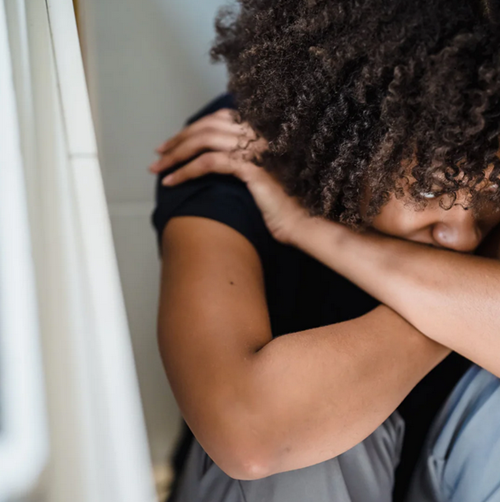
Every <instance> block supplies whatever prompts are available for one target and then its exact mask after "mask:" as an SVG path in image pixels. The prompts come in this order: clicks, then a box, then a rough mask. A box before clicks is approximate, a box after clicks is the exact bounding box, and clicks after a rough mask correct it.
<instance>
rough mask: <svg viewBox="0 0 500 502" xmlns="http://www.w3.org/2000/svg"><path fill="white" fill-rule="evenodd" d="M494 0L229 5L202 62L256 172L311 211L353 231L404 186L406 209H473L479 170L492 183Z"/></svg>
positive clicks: (497, 74) (497, 45) (498, 170)
mask: <svg viewBox="0 0 500 502" xmlns="http://www.w3.org/2000/svg"><path fill="white" fill-rule="evenodd" d="M495 2H497V3H499V4H500V0H239V1H238V3H239V5H236V6H234V7H226V8H224V9H223V10H221V11H220V12H219V15H218V18H217V21H216V31H217V38H216V40H215V42H214V45H213V47H212V49H211V56H212V59H213V60H214V61H225V62H226V64H227V67H228V71H229V86H228V87H229V90H230V91H231V92H232V93H233V94H234V96H235V98H236V102H237V106H238V110H239V113H240V115H241V119H242V120H245V121H248V122H249V123H250V125H251V126H252V127H253V128H254V129H255V131H256V132H257V133H258V134H259V135H261V136H263V137H264V138H265V139H267V140H268V141H269V150H268V151H267V152H266V153H265V154H264V155H263V158H262V165H263V166H264V167H265V168H266V169H268V170H270V171H273V172H275V173H276V174H277V175H278V177H279V178H280V179H281V180H282V182H283V184H284V186H285V188H286V189H287V191H288V193H290V194H292V195H296V196H298V197H299V198H300V199H301V200H302V202H303V203H304V205H305V206H306V207H307V208H308V209H309V210H310V212H311V213H312V214H315V215H322V216H324V217H327V218H329V219H332V220H337V221H341V222H343V223H346V224H348V225H350V226H353V227H357V228H361V227H364V226H366V225H367V224H369V222H370V220H371V219H372V218H373V216H374V215H376V214H377V213H378V212H379V210H380V208H381V207H382V206H383V205H384V203H385V202H386V201H387V200H388V197H389V194H390V193H391V192H393V193H395V194H396V195H397V196H398V197H402V196H403V194H404V188H403V187H404V186H406V189H407V190H408V193H409V194H410V196H411V197H410V199H411V200H412V201H413V202H414V203H415V204H416V207H425V203H426V201H427V199H426V197H425V194H427V193H429V192H432V193H434V194H435V195H436V196H444V197H441V199H440V200H441V203H443V201H444V200H448V202H446V203H445V204H449V203H450V201H451V204H453V203H454V202H455V200H456V196H457V191H458V190H463V189H464V190H467V191H468V192H467V193H468V194H469V195H470V196H471V197H470V200H474V201H478V200H479V199H481V200H482V198H483V197H482V195H484V192H485V191H484V190H480V189H481V188H483V187H484V185H485V183H487V180H486V173H485V171H487V169H488V168H489V169H491V166H493V169H492V170H491V174H490V173H488V180H489V181H490V182H491V183H496V185H497V186H498V184H499V181H498V178H499V175H500V160H499V159H498V157H497V156H496V153H497V152H498V150H499V137H500V25H499V24H498V22H499V10H500V9H499V8H498V6H497V5H496V4H495ZM402 181H403V183H402ZM404 181H406V184H405V183H404ZM492 187H493V188H495V185H494V184H493V185H492ZM498 192H499V190H496V191H495V190H493V191H492V192H491V191H488V193H490V194H491V195H489V199H492V198H493V200H494V202H495V204H496V205H498V201H499V200H500V196H499V193H498ZM367 193H369V194H370V197H369V199H370V200H369V203H368V207H367V206H366V203H364V202H363V201H364V200H366V197H365V195H366V194H367ZM479 195H481V197H479ZM449 207H451V205H450V206H449Z"/></svg>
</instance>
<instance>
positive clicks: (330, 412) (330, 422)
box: [250, 305, 449, 475]
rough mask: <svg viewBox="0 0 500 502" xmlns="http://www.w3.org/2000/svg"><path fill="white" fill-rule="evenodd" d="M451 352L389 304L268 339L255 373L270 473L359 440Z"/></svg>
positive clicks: (299, 465) (305, 463) (319, 458)
mask: <svg viewBox="0 0 500 502" xmlns="http://www.w3.org/2000/svg"><path fill="white" fill-rule="evenodd" d="M448 353H449V350H448V349H447V348H445V347H443V346H441V345H439V344H437V343H435V342H433V341H432V340H430V339H429V338H427V337H425V336H423V335H422V334H421V333H419V332H418V331H417V330H416V329H415V328H414V327H413V326H411V325H410V324H409V323H407V322H406V321H405V320H404V319H402V318H401V317H400V316H399V315H398V314H396V313H395V312H394V311H392V310H391V309H389V308H388V307H386V306H384V305H382V306H379V307H377V308H376V309H375V310H374V311H372V312H370V313H368V314H366V315H365V316H362V317H360V318H358V319H354V320H351V321H348V322H344V323H339V324H335V325H332V326H325V327H322V328H317V329H312V330H308V331H303V332H299V333H293V334H288V335H286V336H282V337H278V338H275V339H274V340H272V341H271V342H269V343H267V344H266V345H265V346H264V347H263V348H262V349H261V350H260V351H258V352H257V353H256V354H255V357H254V360H253V362H252V365H253V366H252V373H251V379H250V381H251V382H252V385H251V388H252V389H254V391H257V393H258V394H257V395H258V399H257V398H256V399H255V401H256V402H257V401H258V402H259V406H258V408H259V409H262V410H265V416H266V419H265V421H263V428H262V426H261V429H260V435H261V438H262V437H263V438H265V441H264V442H265V444H267V445H268V448H269V449H268V453H267V458H268V460H267V462H266V463H267V465H268V469H269V470H268V473H267V475H270V474H275V473H277V472H283V471H289V470H293V469H298V468H303V467H307V466H309V465H313V464H316V463H318V462H322V461H325V460H328V459H330V458H333V457H335V456H337V455H339V454H341V453H343V452H344V451H346V450H348V449H350V448H352V447H353V446H355V445H356V444H358V443H359V442H360V441H362V440H363V439H365V438H366V437H367V436H368V435H369V434H371V433H372V432H373V431H374V430H375V429H376V428H377V427H378V426H379V425H380V424H381V423H382V422H383V421H384V420H385V419H386V418H387V417H388V416H389V415H390V414H391V413H392V412H393V411H394V410H395V409H396V408H397V406H398V405H399V404H400V402H401V401H402V400H403V399H404V398H405V397H406V395H407V394H408V393H409V392H410V390H411V389H412V388H413V387H414V386H415V385H416V384H417V383H418V382H419V381H420V380H421V379H422V378H423V377H424V376H425V375H426V374H427V373H428V372H429V371H430V370H431V369H432V368H433V367H434V366H436V365H437V364H438V363H439V362H440V361H441V360H442V359H443V358H444V357H445V356H446V355H447V354H448ZM250 395H252V393H251V394H250Z"/></svg>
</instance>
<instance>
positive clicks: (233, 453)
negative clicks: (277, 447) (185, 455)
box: [205, 433, 272, 481]
mask: <svg viewBox="0 0 500 502" xmlns="http://www.w3.org/2000/svg"><path fill="white" fill-rule="evenodd" d="M259 442H260V441H254V442H253V444H252V443H251V442H249V441H248V438H247V437H245V433H243V434H241V435H239V436H238V437H237V438H233V439H230V438H228V437H227V435H225V436H219V441H218V442H217V444H216V446H215V447H212V448H210V447H207V448H206V450H205V451H206V452H207V454H208V455H209V457H210V458H211V459H212V460H213V462H214V463H215V464H217V466H218V467H219V468H220V469H221V470H222V471H223V472H224V473H225V474H227V475H228V476H229V477H230V478H233V479H238V480H242V481H252V480H257V479H262V478H265V477H267V476H270V475H271V474H272V470H271V461H270V457H269V455H268V453H267V451H266V448H265V447H264V446H263V445H262V444H261V445H258V443H259Z"/></svg>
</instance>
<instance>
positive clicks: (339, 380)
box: [158, 217, 449, 479]
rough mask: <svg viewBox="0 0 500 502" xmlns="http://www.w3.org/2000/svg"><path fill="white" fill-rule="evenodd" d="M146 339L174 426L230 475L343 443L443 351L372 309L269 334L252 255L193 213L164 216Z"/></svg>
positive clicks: (282, 465) (373, 422)
mask: <svg viewBox="0 0 500 502" xmlns="http://www.w3.org/2000/svg"><path fill="white" fill-rule="evenodd" d="M158 336H159V345H160V350H161V354H162V358H163V361H164V365H165V369H166V372H167V376H168V378H169V381H170V383H171V386H172V389H173V392H174V395H175V397H176V399H177V402H178V403H179V406H180V409H181V411H182V414H183V416H184V418H185V419H186V422H187V423H188V425H189V426H190V428H191V429H192V431H193V433H194V434H195V436H196V437H197V439H198V441H199V442H200V444H201V445H202V446H203V448H204V449H205V451H206V452H207V453H208V454H209V455H210V457H211V458H212V459H213V460H214V461H215V462H216V463H217V464H218V465H219V466H220V467H221V468H222V469H223V470H224V471H225V472H226V473H227V474H228V475H230V476H232V477H235V478H239V479H257V478H260V477H265V476H268V475H271V474H274V473H277V472H284V471H288V470H293V469H299V468H303V467H307V466H310V465H313V464H316V463H319V462H322V461H325V460H328V459H330V458H333V457H335V456H336V455H339V454H340V453H342V452H344V451H346V450H347V449H349V448H351V447H353V446H354V445H356V444H357V443H359V442H360V441H361V440H363V439H364V438H365V437H367V436H368V435H369V434H370V433H372V432H373V431H374V430H375V429H376V428H377V427H378V426H379V425H380V424H381V423H382V422H383V421H384V420H385V419H386V418H387V417H388V416H389V415H390V414H391V413H392V412H393V411H394V410H395V409H396V408H397V406H398V405H399V403H400V402H401V401H402V400H403V399H404V397H405V396H406V395H407V394H408V393H409V392H410V390H411V389H412V388H413V387H414V386H415V385H416V384H417V383H418V382H419V381H420V380H421V379H422V378H423V377H424V376H425V375H426V374H427V373H428V372H429V371H430V370H431V369H432V368H433V367H434V366H435V365H437V364H438V363H439V362H440V361H441V360H442V359H443V358H444V357H445V356H446V355H447V354H448V353H449V350H448V349H446V348H445V347H443V346H442V345H440V344H438V343H436V342H434V341H432V340H430V339H429V338H427V337H425V336H423V335H422V334H421V333H419V332H418V331H417V330H416V329H415V328H414V327H413V326H411V325H410V324H409V323H408V322H406V321H405V320H404V319H402V318H401V316H399V315H398V314H396V313H395V312H394V311H392V310H391V309H390V308H388V307H386V306H383V305H382V306H379V307H377V308H376V309H374V310H373V311H372V312H370V313H368V314H366V315H364V316H362V317H360V318H358V319H354V320H352V321H348V322H344V323H339V324H335V325H331V326H325V327H321V328H316V329H311V330H307V331H302V332H298V333H292V334H288V335H286V336H282V337H278V338H276V339H272V334H271V328H270V322H269V315H268V311H267V305H266V298H265V290H264V280H263V274H262V267H261V264H260V260H259V257H258V255H257V252H256V251H255V249H254V248H253V246H252V245H251V244H250V243H249V242H248V241H247V240H246V239H245V237H243V236H242V235H241V234H239V233H238V232H236V231H235V230H233V229H232V228H230V227H228V226H226V225H224V224H222V223H219V222H216V221H213V220H208V219H205V218H199V217H177V218H173V219H172V220H171V221H170V222H169V223H168V225H167V227H166V229H165V231H164V235H163V272H162V285H161V296H160V309H159V325H158Z"/></svg>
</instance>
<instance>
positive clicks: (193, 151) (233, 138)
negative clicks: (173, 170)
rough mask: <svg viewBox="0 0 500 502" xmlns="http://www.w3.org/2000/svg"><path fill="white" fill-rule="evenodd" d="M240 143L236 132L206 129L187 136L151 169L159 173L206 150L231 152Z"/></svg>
mask: <svg viewBox="0 0 500 502" xmlns="http://www.w3.org/2000/svg"><path fill="white" fill-rule="evenodd" d="M239 144H240V138H239V137H238V136H237V135H235V134H231V133H227V132H220V131H213V130H206V131H203V132H200V133H199V134H195V135H194V136H187V137H186V139H185V140H184V141H181V142H180V143H178V144H177V145H176V146H175V147H173V148H171V149H170V150H169V151H168V152H167V153H165V154H164V155H163V156H162V157H161V158H160V159H159V160H158V161H157V162H155V163H154V164H153V165H151V166H150V170H151V171H152V172H154V173H158V172H160V171H163V170H165V169H168V168H169V167H172V166H174V165H175V164H179V163H181V162H185V161H187V160H189V159H190V158H192V157H194V156H196V155H199V154H200V153H202V152H203V151H205V150H216V151H221V152H230V151H231V150H235V149H236V148H238V146H239Z"/></svg>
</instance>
